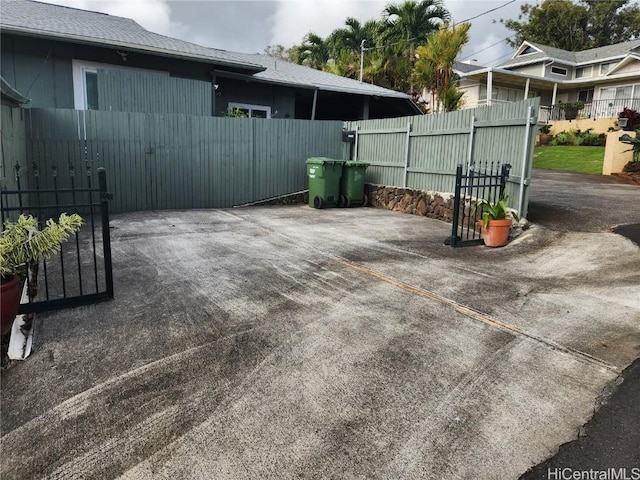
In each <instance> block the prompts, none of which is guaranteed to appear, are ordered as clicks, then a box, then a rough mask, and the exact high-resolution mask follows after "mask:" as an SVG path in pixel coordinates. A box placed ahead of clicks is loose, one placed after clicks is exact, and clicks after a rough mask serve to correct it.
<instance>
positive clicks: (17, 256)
mask: <svg viewBox="0 0 640 480" xmlns="http://www.w3.org/2000/svg"><path fill="white" fill-rule="evenodd" d="M83 223H84V221H83V220H82V217H80V215H77V214H73V215H67V214H65V213H63V214H62V215H60V218H59V219H58V222H57V223H56V222H55V220H53V219H51V218H50V219H49V220H47V222H46V224H45V227H44V228H43V229H42V230H38V221H37V220H36V219H35V218H33V217H32V216H30V215H29V216H25V215H20V217H18V220H17V221H16V222H10V221H6V222H5V224H4V227H3V230H2V235H1V236H0V276H1V277H2V280H7V279H9V278H10V277H12V276H13V275H17V274H18V273H19V272H20V269H21V268H22V267H23V266H24V265H25V264H26V263H28V262H36V261H40V260H43V259H47V258H51V256H52V255H53V254H54V253H57V252H59V251H60V247H61V245H62V243H63V242H65V241H66V240H67V239H68V238H69V236H71V235H73V234H74V233H76V232H77V231H78V230H80V227H81V226H82V224H83Z"/></svg>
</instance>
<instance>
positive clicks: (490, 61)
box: [487, 53, 513, 64]
mask: <svg viewBox="0 0 640 480" xmlns="http://www.w3.org/2000/svg"><path fill="white" fill-rule="evenodd" d="M510 55H513V53H507V54H506V55H502V56H501V57H498V58H494V59H493V60H489V61H488V62H487V64H489V63H492V62H495V61H497V60H500V59H501V58H504V57H508V56H510Z"/></svg>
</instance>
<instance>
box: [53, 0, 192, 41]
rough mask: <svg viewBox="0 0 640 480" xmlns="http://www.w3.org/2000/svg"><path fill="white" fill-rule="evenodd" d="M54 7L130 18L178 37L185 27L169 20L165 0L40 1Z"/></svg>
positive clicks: (152, 29) (169, 16)
mask: <svg viewBox="0 0 640 480" xmlns="http://www.w3.org/2000/svg"><path fill="white" fill-rule="evenodd" d="M41 1H44V2H47V3H53V4H56V5H64V6H67V7H73V8H80V9H82V10H92V11H95V12H102V13H108V14H109V15H115V16H118V17H126V18H131V19H133V20H135V21H136V22H138V23H139V24H140V25H142V26H143V27H144V28H146V29H147V30H150V31H152V32H156V33H161V34H164V35H170V36H174V37H180V36H181V35H184V33H185V31H186V30H187V29H186V27H185V26H184V25H182V24H179V23H177V22H173V21H172V20H171V8H170V7H169V4H168V2H167V1H166V0H134V1H131V0H41Z"/></svg>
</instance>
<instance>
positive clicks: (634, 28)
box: [500, 0, 640, 51]
mask: <svg viewBox="0 0 640 480" xmlns="http://www.w3.org/2000/svg"><path fill="white" fill-rule="evenodd" d="M500 22H501V23H503V24H504V26H505V27H507V28H508V29H509V30H512V31H513V32H515V34H516V35H515V37H513V38H512V39H510V40H507V42H508V43H509V44H510V45H511V46H512V47H517V46H519V45H520V44H521V43H522V42H523V41H524V40H528V41H530V42H536V43H542V44H544V45H549V46H551V47H556V48H562V49H564V50H570V51H578V50H585V49H587V48H594V47H602V46H604V45H611V44H614V43H619V42H624V41H627V40H631V39H632V38H635V37H638V36H639V35H640V7H638V5H637V4H635V3H633V4H630V0H610V1H602V0H580V1H579V2H578V3H574V2H573V1H571V0H543V2H542V3H541V4H540V5H533V4H529V3H525V4H523V5H521V6H520V15H518V19H517V20H515V19H509V20H504V19H502V20H500Z"/></svg>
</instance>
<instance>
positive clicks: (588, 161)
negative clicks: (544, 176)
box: [533, 146, 604, 175]
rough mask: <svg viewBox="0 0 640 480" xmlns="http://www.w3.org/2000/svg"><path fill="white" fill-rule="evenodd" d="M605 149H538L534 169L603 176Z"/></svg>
mask: <svg viewBox="0 0 640 480" xmlns="http://www.w3.org/2000/svg"><path fill="white" fill-rule="evenodd" d="M603 161H604V147H573V146H566V147H565V146H557V147H549V146H544V147H536V148H535V151H534V152H533V168H549V169H552V170H565V171H567V172H578V173H592V174H594V175H602V162H603Z"/></svg>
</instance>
